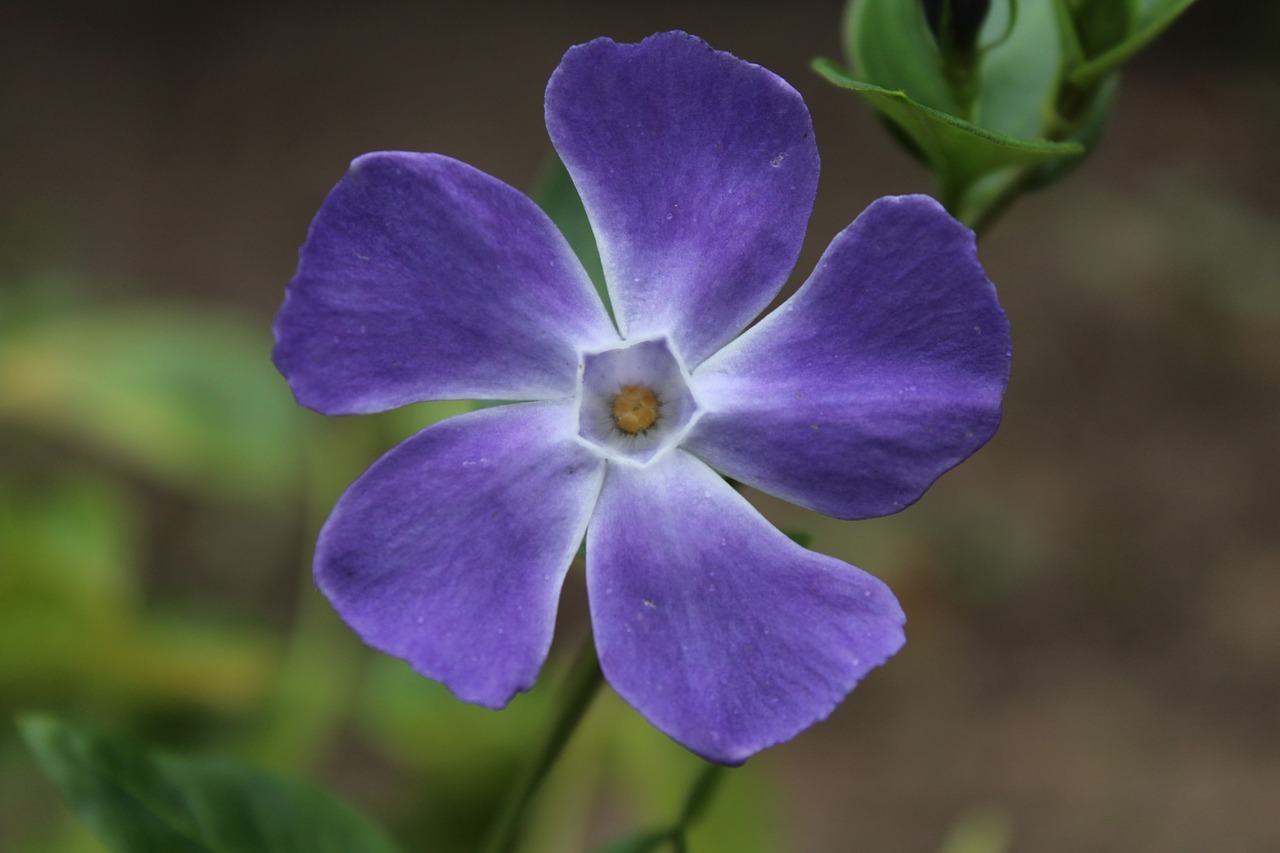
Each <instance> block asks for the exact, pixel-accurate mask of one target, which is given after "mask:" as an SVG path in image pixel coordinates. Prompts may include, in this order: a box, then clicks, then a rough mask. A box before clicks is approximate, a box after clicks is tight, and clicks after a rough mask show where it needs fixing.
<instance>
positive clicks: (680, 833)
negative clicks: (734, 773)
mask: <svg viewBox="0 0 1280 853" xmlns="http://www.w3.org/2000/svg"><path fill="white" fill-rule="evenodd" d="M724 770H725V768H724V767H722V766H720V765H719V764H707V766H706V767H704V768H702V772H701V773H699V774H698V778H697V779H696V780H695V781H694V783H693V787H692V788H690V789H689V795H688V796H687V797H686V798H685V801H684V808H683V809H682V810H681V812H680V819H679V820H678V821H677V822H676V825H675V826H674V827H672V829H671V844H672V846H673V847H674V848H675V850H676V853H685V851H686V850H687V849H688V841H687V840H686V838H685V833H686V832H688V830H689V827H690V826H691V825H692V824H693V823H694V822H695V821H696V820H697V819H698V818H700V817H701V816H702V813H703V812H704V811H706V809H707V804H708V803H709V802H710V800H711V795H712V794H714V793H715V790H716V788H717V787H718V786H719V784H720V780H721V779H723V778H724Z"/></svg>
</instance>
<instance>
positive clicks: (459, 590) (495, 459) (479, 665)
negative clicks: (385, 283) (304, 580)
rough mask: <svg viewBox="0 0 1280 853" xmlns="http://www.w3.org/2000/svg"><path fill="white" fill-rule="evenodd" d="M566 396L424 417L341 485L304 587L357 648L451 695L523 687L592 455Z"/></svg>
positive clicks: (597, 475) (499, 695)
mask: <svg viewBox="0 0 1280 853" xmlns="http://www.w3.org/2000/svg"><path fill="white" fill-rule="evenodd" d="M575 429H576V414H575V412H574V410H573V404H572V402H571V401H554V402H541V403H516V404H512V405H508V406H499V407H496V408H491V409H484V410H481V411H477V412H472V413H470V414H466V415H461V416H458V417H455V418H450V419H449V420H446V421H442V422H440V423H438V424H435V425H434V426H430V427H428V428H427V429H425V430H423V431H422V432H420V433H418V434H417V435H416V436H414V437H413V438H410V439H409V440H408V441H406V442H404V443H403V444H401V445H400V446H398V447H396V448H394V449H393V450H392V451H391V452H389V453H388V454H387V455H386V456H384V457H382V459H380V460H379V461H378V462H377V463H376V464H375V465H374V466H373V467H372V468H370V469H369V470H368V471H367V472H365V474H364V475H363V476H361V477H360V478H359V479H358V480H356V481H355V483H353V484H352V486H351V487H350V488H349V489H348V490H347V492H346V494H344V495H343V496H342V499H341V500H339V501H338V505H337V506H336V507H335V508H334V510H333V514H332V515H331V516H330V517H329V521H328V522H327V523H326V524H325V526H324V529H323V530H322V531H321V533H320V540H319V543H318V544H317V546H316V561H315V571H316V582H317V584H318V585H319V587H320V589H321V590H322V591H323V592H324V593H325V595H327V596H328V597H329V600H330V601H331V602H333V605H334V607H335V608H336V609H337V611H338V613H339V614H341V616H342V618H343V619H344V620H346V622H347V624H349V625H350V626H351V627H352V628H353V629H354V630H355V632H356V633H357V634H359V635H360V637H361V638H362V639H363V640H364V641H365V642H366V643H368V644H369V645H371V646H373V647H374V648H377V649H381V650H382V651H384V652H387V653H388V654H392V655H395V656H396V657H400V658H404V659H405V660H407V661H408V662H409V663H410V664H411V665H412V666H413V668H414V669H415V670H417V671H418V672H420V673H421V674H423V675H425V676H427V677H428V678H433V679H435V680H437V681H441V682H443V683H444V684H445V686H447V687H448V688H449V689H450V690H452V691H453V693H454V694H455V695H457V696H458V697H459V698H460V699H463V700H465V701H468V702H475V703H477V704H480V705H486V706H488V707H492V708H500V707H502V706H503V705H505V704H506V703H507V702H508V701H510V699H511V697H512V696H513V695H515V694H516V693H517V692H518V691H521V690H527V689H529V688H530V687H531V686H532V685H533V682H534V679H535V678H536V677H537V674H538V671H539V669H540V668H541V667H542V663H543V661H544V660H545V658H546V655H547V649H548V648H549V647H550V644H551V633H552V628H553V626H554V624H555V613H556V603H557V599H558V597H559V592H560V586H561V583H562V582H563V580H564V576H565V573H566V572H567V571H568V568H569V563H570V562H571V561H572V559H573V554H574V551H575V550H576V549H577V547H578V543H579V542H580V541H581V540H582V535H583V533H584V531H585V530H586V526H587V519H588V518H589V516H590V515H591V510H592V508H593V507H594V506H595V502H596V497H597V495H598V494H599V492H600V483H601V478H602V476H603V470H604V463H603V462H602V461H601V460H600V459H599V458H598V457H597V456H596V455H595V454H593V453H591V452H590V451H588V450H586V449H584V448H583V447H581V445H580V444H579V443H578V442H577V440H576V439H575V438H574V432H575Z"/></svg>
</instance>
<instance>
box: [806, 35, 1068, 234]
mask: <svg viewBox="0 0 1280 853" xmlns="http://www.w3.org/2000/svg"><path fill="white" fill-rule="evenodd" d="M813 67H814V69H815V70H816V71H817V72H818V73H819V74H821V75H822V76H824V77H826V78H827V79H828V80H830V81H831V82H832V83H835V84H836V85H838V86H843V87H845V88H848V89H853V90H854V91H856V92H857V93H858V94H860V95H861V96H862V97H863V98H865V99H866V100H867V101H869V102H870V103H871V105H872V106H873V107H875V108H876V109H877V110H878V111H880V112H881V113H883V114H884V115H886V116H887V117H889V118H890V119H892V120H893V121H894V122H895V123H897V124H898V126H899V127H901V128H902V130H903V131H904V132H905V133H906V134H907V135H908V136H909V137H910V138H911V140H912V142H914V143H915V144H916V146H917V147H918V148H919V149H920V151H921V152H922V153H923V154H924V156H925V158H926V159H927V160H928V161H929V163H930V165H931V166H932V167H933V170H934V172H935V174H936V175H937V176H938V180H939V183H940V184H941V187H942V196H943V198H942V202H943V203H944V204H945V205H947V207H948V209H953V206H954V205H957V204H958V203H959V200H960V196H961V194H962V193H963V192H964V191H965V190H966V189H967V188H968V187H969V186H971V185H972V184H973V183H975V182H976V181H977V180H978V179H979V178H981V177H982V176H984V175H988V174H991V173H993V172H999V171H1003V170H1006V169H1009V168H1011V167H1018V166H1036V165H1041V164H1043V163H1047V162H1051V161H1053V160H1056V159H1059V158H1061V157H1071V156H1076V155H1079V154H1081V153H1083V151H1084V149H1083V148H1082V147H1081V146H1080V145H1079V144H1078V143H1074V142H1045V141H1031V140H1026V139H1018V138H1015V137H1012V136H1006V135H1004V134H1000V133H996V132H994V131H990V130H987V129H985V128H982V127H978V126H977V125H974V124H970V123H969V122H966V121H963V120H961V119H958V118H956V117H955V116H953V115H948V114H947V113H944V112H941V111H939V110H935V109H932V108H930V107H927V106H924V105H922V104H919V103H916V102H915V101H913V100H912V99H911V98H910V97H908V96H907V94H906V93H905V92H900V91H892V90H889V89H883V88H880V87H879V86H874V85H871V84H869V83H864V82H862V81H860V80H855V79H853V78H852V77H850V76H848V75H847V74H846V73H845V72H844V71H843V70H841V69H840V68H839V67H838V66H837V65H835V63H833V62H831V61H830V60H825V59H819V60H816V61H815V62H814V66H813ZM952 212H953V213H954V209H953V211H952Z"/></svg>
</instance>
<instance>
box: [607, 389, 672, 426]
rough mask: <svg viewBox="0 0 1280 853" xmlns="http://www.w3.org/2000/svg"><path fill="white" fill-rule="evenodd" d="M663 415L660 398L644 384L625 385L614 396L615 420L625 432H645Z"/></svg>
mask: <svg viewBox="0 0 1280 853" xmlns="http://www.w3.org/2000/svg"><path fill="white" fill-rule="evenodd" d="M661 416H662V407H661V406H660V405H658V398H657V397H656V396H655V395H654V393H653V392H652V391H650V390H649V389H648V388H646V387H644V386H643V385H623V386H622V390H621V391H619V392H618V396H616V397H614V398H613V422H614V423H615V424H616V425H617V427H618V429H620V430H622V431H623V432H629V433H631V434H632V435H635V434H636V433H638V432H645V431H646V430H648V429H649V427H651V426H653V424H654V421H656V420H657V419H658V418H659V417H661Z"/></svg>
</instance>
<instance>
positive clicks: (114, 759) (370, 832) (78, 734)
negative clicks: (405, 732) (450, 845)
mask: <svg viewBox="0 0 1280 853" xmlns="http://www.w3.org/2000/svg"><path fill="white" fill-rule="evenodd" d="M20 728H21V731H22V735H23V738H24V739H25V740H26V742H27V745H28V746H29V747H30V748H31V750H32V751H33V752H34V753H35V755H36V758H37V759H38V760H39V762H40V764H41V766H42V767H43V768H44V770H45V772H46V773H48V775H49V777H50V778H51V779H52V780H53V782H54V784H55V785H57V787H58V789H59V790H60V791H61V792H62V794H63V796H64V797H65V798H66V800H67V802H68V803H69V804H70V806H71V808H72V809H73V810H74V811H75V813H76V814H77V815H78V816H79V817H80V819H81V820H82V821H84V823H85V824H87V825H88V826H89V827H90V828H91V829H92V830H94V832H95V833H96V834H97V835H98V836H99V837H101V838H102V839H103V840H104V841H106V842H107V844H108V845H110V846H111V847H112V849H114V850H117V851H120V853H142V851H153V850H154V851H159V850H163V851H173V853H182V851H191V853H197V851H199V853H223V852H224V851H225V853H292V851H297V853H324V851H333V853H393V851H394V850H395V849H396V848H395V846H394V845H393V844H392V843H391V842H390V841H389V840H387V838H386V837H385V836H384V835H383V834H382V833H381V831H380V830H378V829H377V828H376V827H374V826H373V825H372V824H370V823H369V822H368V821H366V820H365V819H364V818H362V817H361V816H360V815H358V814H356V813H355V812H354V811H352V810H351V809H350V808H348V807H347V806H345V805H343V804H342V803H340V802H338V801H337V800H335V799H334V798H332V797H331V796H329V795H328V794H325V793H323V792H322V791H320V790H319V789H317V788H315V787H313V786H311V785H309V784H306V783H303V782H300V781H295V780H290V779H285V778H283V777H279V776H273V775H269V774H267V773H263V772H260V771H256V770H253V769H250V768H247V767H242V766H239V765H236V764H231V763H229V762H224V761H211V760H194V759H188V758H182V757H178V756H173V755H166V754H163V753H157V752H151V751H149V750H145V749H142V748H140V747H138V746H136V745H134V744H131V743H128V742H126V741H123V740H118V739H115V738H111V737H107V736H105V735H102V734H99V733H96V732H93V731H90V730H88V729H85V728H81V727H79V726H75V725H72V724H70V723H67V722H64V721H61V720H58V719H55V718H52V717H45V716H30V717H26V718H24V719H23V720H21V721H20Z"/></svg>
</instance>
